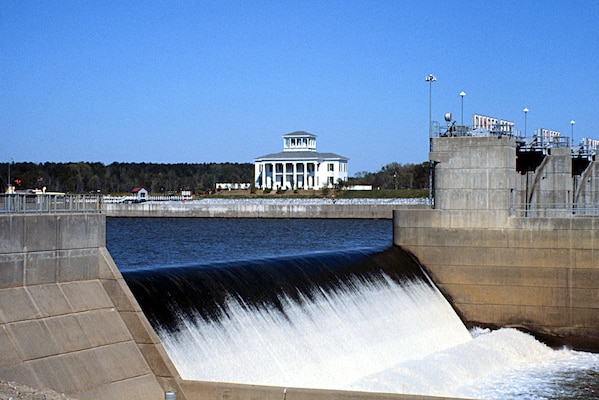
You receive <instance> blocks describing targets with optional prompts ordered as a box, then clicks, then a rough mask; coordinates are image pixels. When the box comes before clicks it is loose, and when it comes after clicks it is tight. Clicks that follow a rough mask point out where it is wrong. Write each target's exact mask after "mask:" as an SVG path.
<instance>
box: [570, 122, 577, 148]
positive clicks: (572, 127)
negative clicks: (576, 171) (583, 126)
mask: <svg viewBox="0 0 599 400" xmlns="http://www.w3.org/2000/svg"><path fill="white" fill-rule="evenodd" d="M575 123H576V121H574V120H571V121H570V136H572V146H574V145H575V143H574V124H575Z"/></svg>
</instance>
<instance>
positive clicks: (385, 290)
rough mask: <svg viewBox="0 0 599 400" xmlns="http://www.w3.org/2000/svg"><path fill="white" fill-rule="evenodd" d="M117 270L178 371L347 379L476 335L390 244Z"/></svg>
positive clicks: (243, 377)
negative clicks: (384, 247) (380, 248)
mask: <svg viewBox="0 0 599 400" xmlns="http://www.w3.org/2000/svg"><path fill="white" fill-rule="evenodd" d="M124 276H125V279H127V282H128V283H129V285H130V287H131V288H132V290H133V291H134V294H135V295H136V297H137V298H138V300H139V301H140V304H142V308H144V310H146V309H148V310H150V312H149V313H148V312H146V314H148V315H149V317H150V320H151V321H152V324H153V325H154V327H155V329H156V330H157V332H158V334H159V336H160V338H161V340H162V342H163V344H164V346H165V348H166V350H167V352H168V354H169V355H170V357H171V358H172V359H173V361H174V363H175V365H176V366H177V369H178V370H179V373H180V374H181V375H182V377H183V378H185V379H195V380H210V381H226V382H237V383H251V384H262V385H277V386H299V387H312V388H343V387H347V386H348V385H351V384H352V383H353V382H355V381H358V380H359V379H361V378H363V377H365V376H367V375H371V374H375V373H377V372H379V371H382V370H384V369H387V368H390V367H392V366H393V365H395V364H397V363H398V362H407V361H409V360H415V359H420V358H423V357H426V356H427V355H430V354H432V353H436V352H438V351H441V350H443V349H446V348H449V347H453V346H456V345H458V344H461V343H464V342H466V341H469V340H471V336H470V334H469V332H468V330H467V329H466V328H465V326H464V325H463V324H462V322H461V321H460V320H459V318H458V316H457V315H456V314H455V312H454V311H453V310H452V308H451V306H450V305H449V304H448V303H447V301H446V300H445V299H444V298H443V296H442V295H441V294H440V293H439V291H438V290H437V289H436V288H435V287H434V286H432V285H430V283H429V281H428V280H427V279H426V277H425V276H424V274H423V273H422V271H421V270H420V268H419V266H418V265H417V264H416V263H415V262H414V261H413V260H412V259H411V257H410V256H409V255H408V254H406V253H405V252H403V251H401V250H400V249H399V248H396V247H393V248H391V249H389V250H387V251H385V252H379V253H373V251H372V250H370V251H354V252H340V253H323V254H316V255H312V256H302V257H294V258H276V259H268V260H259V261H258V260H253V261H244V262H239V263H223V264H216V265H209V266H206V265H203V266H202V265H195V266H184V267H177V268H168V269H167V270H164V269H161V270H154V271H137V272H129V273H127V274H125V275H124ZM144 304H145V306H144Z"/></svg>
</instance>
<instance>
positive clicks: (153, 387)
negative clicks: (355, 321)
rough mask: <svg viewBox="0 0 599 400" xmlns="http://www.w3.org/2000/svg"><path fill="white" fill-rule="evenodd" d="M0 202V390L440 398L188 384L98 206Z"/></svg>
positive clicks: (112, 395) (40, 200) (46, 200)
mask: <svg viewBox="0 0 599 400" xmlns="http://www.w3.org/2000/svg"><path fill="white" fill-rule="evenodd" d="M2 202H3V204H2V206H3V207H2V209H3V210H4V212H3V213H1V214H0V324H1V327H2V329H1V330H0V380H2V381H9V382H18V383H20V384H24V385H27V386H30V387H34V388H49V389H53V390H55V391H57V392H59V393H65V394H66V395H68V396H69V397H71V398H75V399H80V400H81V399H83V400H85V399H90V400H91V399H106V400H114V399H116V400H120V399H122V400H125V399H139V400H142V399H143V400H147V399H150V400H161V399H164V398H165V396H166V395H167V394H172V393H176V398H177V399H179V400H181V399H188V400H195V399H222V398H236V399H263V400H275V399H281V398H283V399H289V400H294V399H295V400H307V399H323V400H327V399H355V398H365V399H366V398H369V399H389V400H417V399H419V400H426V399H439V398H443V397H434V396H420V395H407V394H399V393H385V394H383V393H366V392H363V391H355V390H350V389H348V390H323V389H320V388H301V387H291V386H290V387H282V386H276V385H267V386H257V385H255V384H251V383H232V382H222V381H213V380H211V381H204V380H193V379H185V378H183V377H181V375H180V373H179V371H178V368H179V367H177V366H175V364H174V363H173V361H172V360H171V357H170V356H169V354H168V353H167V352H166V350H165V347H164V345H163V343H162V341H161V339H160V338H159V337H158V335H157V334H156V331H155V330H154V328H153V327H152V325H151V324H150V322H149V321H148V318H147V317H146V315H145V312H144V311H142V308H141V307H140V305H139V303H138V301H137V299H136V298H135V297H134V295H133V293H132V292H131V289H130V288H129V286H128V284H127V283H126V281H125V280H124V278H123V275H122V274H121V272H120V270H119V268H117V266H116V264H115V262H114V260H113V259H112V256H111V254H110V253H109V252H108V250H107V248H106V217H105V215H104V214H103V211H102V204H101V199H99V198H98V197H94V196H82V195H58V196H51V195H46V194H44V195H35V196H25V197H22V198H19V195H7V196H4V197H3V198H2ZM389 222H390V221H389ZM173 242H175V243H176V241H173ZM343 258H345V257H342V259H343ZM441 298H442V296H437V299H439V300H440V299H441ZM453 320H454V321H457V322H459V319H458V318H453ZM462 329H463V328H462ZM462 333H464V331H462ZM466 334H467V332H466ZM232 362H233V363H236V360H235V359H234V360H233V361H232ZM445 398H447V397H445Z"/></svg>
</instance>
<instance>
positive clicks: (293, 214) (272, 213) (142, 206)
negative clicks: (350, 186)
mask: <svg viewBox="0 0 599 400" xmlns="http://www.w3.org/2000/svg"><path fill="white" fill-rule="evenodd" d="M407 200H408V201H410V199H407ZM419 201H420V202H421V203H422V201H421V200H420V199H416V200H412V201H411V202H412V203H413V204H409V203H408V204H401V203H400V202H385V201H384V200H382V201H381V202H380V203H378V204H377V203H372V202H369V203H364V204H343V203H342V202H341V201H339V202H336V203H335V204H333V203H332V202H327V203H326V204H323V203H314V202H310V201H301V200H293V201H289V202H272V201H251V200H250V201H248V200H239V201H235V200H232V201H226V200H224V201H215V202H205V201H187V202H185V203H183V202H148V203H139V204H105V205H104V210H105V212H106V215H107V216H109V217H199V218H323V219H324V218H327V219H335V218H356V219H392V218H393V210H394V209H397V208H407V209H410V208H415V209H420V208H426V207H428V206H427V205H425V204H417V202H419Z"/></svg>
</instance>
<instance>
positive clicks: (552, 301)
mask: <svg viewBox="0 0 599 400" xmlns="http://www.w3.org/2000/svg"><path fill="white" fill-rule="evenodd" d="M468 221H470V222H468ZM489 221H491V222H489ZM496 222H497V218H496V215H493V214H492V213H490V215H488V216H486V217H485V216H484V215H481V214H480V213H460V212H448V211H438V210H426V211H425V210H422V211H398V212H397V213H396V217H395V220H394V244H396V245H399V246H401V247H402V248H404V249H406V250H408V251H410V252H411V253H413V254H414V255H415V256H416V257H417V258H418V259H419V261H420V262H421V263H422V264H423V265H424V266H425V268H426V270H427V271H428V272H429V274H430V276H431V278H432V279H433V280H434V282H435V284H436V285H437V286H438V287H439V288H440V289H441V291H442V292H443V293H444V294H445V295H446V297H448V299H449V300H450V301H451V302H452V304H453V305H454V307H455V308H456V310H457V311H458V312H459V313H460V315H461V317H462V319H463V320H464V321H465V322H466V323H468V324H469V325H478V326H492V327H499V326H514V327H520V328H524V329H525V330H528V331H531V332H533V333H535V334H537V335H538V336H539V337H541V338H543V339H544V340H545V341H547V342H548V343H550V344H567V345H571V346H573V347H576V348H580V349H585V350H594V351H598V350H599V292H598V291H597V288H598V287H599V262H598V261H597V260H598V259H599V258H598V257H599V250H597V249H596V244H597V241H598V240H599V234H598V233H597V232H598V230H599V220H598V219H596V218H579V219H573V218H570V219H567V218H562V219H559V218H509V219H505V220H504V224H503V225H499V226H498V225H497V224H496ZM485 225H486V226H485Z"/></svg>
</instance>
